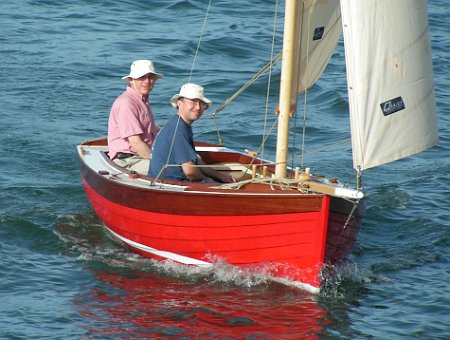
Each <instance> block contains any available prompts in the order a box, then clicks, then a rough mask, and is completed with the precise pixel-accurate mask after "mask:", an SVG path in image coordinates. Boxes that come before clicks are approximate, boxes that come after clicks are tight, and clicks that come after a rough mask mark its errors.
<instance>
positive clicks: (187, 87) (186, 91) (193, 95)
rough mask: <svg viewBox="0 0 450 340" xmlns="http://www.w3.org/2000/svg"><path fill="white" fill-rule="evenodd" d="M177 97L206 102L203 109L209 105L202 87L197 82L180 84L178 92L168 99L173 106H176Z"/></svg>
mask: <svg viewBox="0 0 450 340" xmlns="http://www.w3.org/2000/svg"><path fill="white" fill-rule="evenodd" d="M179 98H187V99H200V100H201V101H202V102H203V103H205V104H206V107H205V110H206V109H207V108H208V107H210V106H211V103H212V102H211V101H210V100H209V99H208V98H206V97H205V95H204V90H203V87H202V86H200V85H197V84H193V83H188V84H184V85H183V86H181V90H180V93H178V94H176V95H174V96H173V97H172V99H171V100H170V103H171V104H172V106H173V107H175V108H176V107H177V100H178V99H179Z"/></svg>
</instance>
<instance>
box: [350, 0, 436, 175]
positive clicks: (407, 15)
mask: <svg viewBox="0 0 450 340" xmlns="http://www.w3.org/2000/svg"><path fill="white" fill-rule="evenodd" d="M341 12H342V24H343V32H344V43H345V54H346V65H347V80H348V91H349V102H350V104H349V105H350V122H351V132H352V148H353V163H354V167H355V168H358V167H359V168H360V169H361V170H363V169H367V168H370V167H374V166H377V165H380V164H384V163H388V162H392V161H395V160H398V159H401V158H404V157H407V156H409V155H412V154H415V153H417V152H420V151H423V150H425V149H427V148H429V147H431V146H433V145H435V144H436V143H437V142H438V130H437V117H436V104H435V97H434V87H433V69H432V60H431V46H430V40H429V32H428V10H427V2H426V0H377V1H362V0H341Z"/></svg>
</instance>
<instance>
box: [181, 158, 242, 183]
mask: <svg viewBox="0 0 450 340" xmlns="http://www.w3.org/2000/svg"><path fill="white" fill-rule="evenodd" d="M181 167H182V168H183V172H184V174H185V175H186V177H187V178H188V179H189V180H191V181H194V182H199V181H201V180H203V179H205V178H207V177H209V178H212V179H213V180H215V181H217V182H221V183H232V182H235V181H236V180H235V179H234V178H233V177H232V176H230V175H227V174H224V173H221V172H220V171H217V170H214V169H213V168H207V167H204V168H199V167H197V166H195V165H194V163H193V162H192V161H189V162H186V163H183V164H182V165H181Z"/></svg>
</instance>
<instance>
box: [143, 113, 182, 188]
mask: <svg viewBox="0 0 450 340" xmlns="http://www.w3.org/2000/svg"><path fill="white" fill-rule="evenodd" d="M180 120H181V117H180V116H178V119H177V125H176V126H175V131H174V133H173V137H172V141H171V142H170V148H169V152H168V153H167V160H166V164H164V166H163V167H161V170H159V172H158V174H157V175H156V177H155V179H154V180H153V181H152V182H151V183H150V185H152V184H153V183H154V182H155V181H157V180H158V179H159V178H160V177H161V175H162V173H163V172H164V171H166V169H167V167H168V166H169V160H170V156H171V154H172V150H173V146H174V144H175V137H176V135H177V130H178V125H179V124H180Z"/></svg>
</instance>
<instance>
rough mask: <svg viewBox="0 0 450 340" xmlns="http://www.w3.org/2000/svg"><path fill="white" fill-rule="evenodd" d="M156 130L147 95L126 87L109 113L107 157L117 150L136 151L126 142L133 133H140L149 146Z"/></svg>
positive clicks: (114, 153)
mask: <svg viewBox="0 0 450 340" xmlns="http://www.w3.org/2000/svg"><path fill="white" fill-rule="evenodd" d="M157 132H158V130H157V127H156V124H155V120H154V118H153V113H152V110H151V107H150V103H149V102H148V96H143V95H142V94H140V93H138V92H136V91H135V90H134V89H132V88H131V87H127V89H126V91H125V92H123V93H122V94H121V95H120V96H119V97H118V98H117V99H116V100H115V101H114V103H113V105H112V108H111V112H110V115H109V121H108V147H109V157H110V158H111V159H113V158H114V157H115V156H116V154H117V153H118V152H126V153H136V150H133V148H132V147H131V145H130V143H129V142H128V137H130V136H134V135H140V136H141V138H142V140H143V141H144V142H145V143H146V144H147V145H148V146H150V147H151V146H152V144H153V141H154V140H155V136H156V134H157Z"/></svg>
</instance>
